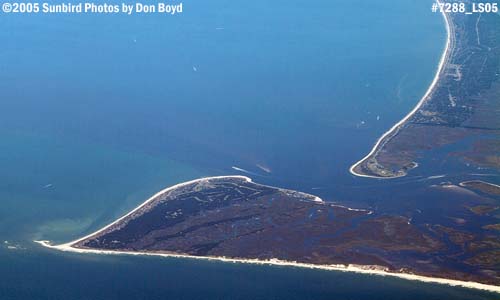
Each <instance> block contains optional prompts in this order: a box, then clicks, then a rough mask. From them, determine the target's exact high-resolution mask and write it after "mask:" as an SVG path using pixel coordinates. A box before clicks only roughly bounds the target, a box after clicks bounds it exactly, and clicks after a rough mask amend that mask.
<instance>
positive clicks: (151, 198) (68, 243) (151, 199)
mask: <svg viewBox="0 0 500 300" xmlns="http://www.w3.org/2000/svg"><path fill="white" fill-rule="evenodd" d="M223 178H239V179H243V180H245V181H246V182H252V179H251V178H250V177H246V176H241V175H228V176H212V177H202V178H198V179H193V180H190V181H186V182H181V183H178V184H175V185H172V186H169V187H167V188H164V189H163V190H161V191H159V192H158V193H156V194H154V195H153V196H151V197H149V198H148V199H147V200H146V201H144V202H142V203H141V204H139V205H138V206H137V207H136V208H134V209H132V210H131V211H129V212H128V213H126V214H125V215H123V216H121V217H120V218H118V219H116V220H115V221H113V222H111V223H109V224H108V225H106V226H104V227H102V228H100V229H98V230H96V231H94V232H92V233H89V234H87V235H86V236H84V237H81V238H79V239H76V240H74V241H71V242H67V243H64V244H61V245H59V246H58V247H70V248H71V249H76V248H73V247H71V245H73V244H76V243H79V242H81V241H83V240H85V239H88V238H90V237H92V236H93V235H96V234H98V233H100V232H101V231H103V230H106V229H108V228H109V227H111V226H113V225H115V224H116V223H118V222H120V221H121V220H123V219H125V218H126V217H128V216H130V215H131V214H133V213H134V212H136V211H137V210H139V209H141V208H142V207H143V206H145V205H146V204H148V203H149V202H151V201H153V200H155V199H156V198H157V197H158V196H160V195H162V194H164V193H167V192H169V191H171V190H175V189H177V188H180V187H183V186H186V185H189V184H192V183H196V182H200V181H204V180H209V179H223ZM35 242H38V241H35Z"/></svg>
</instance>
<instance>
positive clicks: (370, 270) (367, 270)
mask: <svg viewBox="0 0 500 300" xmlns="http://www.w3.org/2000/svg"><path fill="white" fill-rule="evenodd" d="M34 242H35V243H38V244H40V245H42V246H44V247H47V248H50V249H56V250H59V251H64V252H76V253H92V254H107V255H136V256H159V257H170V258H181V259H197V260H208V261H219V262H225V263H240V264H254V265H273V266H285V267H298V268H306V269H316V270H327V271H340V272H352V273H358V274H365V275H377V276H390V277H396V278H400V279H405V280H413V281H420V282H426V283H437V284H444V285H449V286H454V287H464V288H471V289H477V290H483V291H489V292H495V293H500V286H495V285H489V284H484V283H479V282H472V281H461V280H454V279H445V278H438V277H428V276H422V275H415V274H410V273H395V272H389V271H386V270H383V269H381V268H380V267H376V266H363V265H352V264H349V265H342V264H336V265H315V264H308V263H300V262H294V261H285V260H279V259H270V260H258V259H242V258H227V257H218V256H192V255H185V254H176V253H160V252H134V251H115V250H96V249H81V248H74V247H72V246H71V245H68V243H67V244H62V245H51V244H50V242H49V241H44V240H42V241H34Z"/></svg>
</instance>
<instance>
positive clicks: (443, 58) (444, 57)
mask: <svg viewBox="0 0 500 300" xmlns="http://www.w3.org/2000/svg"><path fill="white" fill-rule="evenodd" d="M437 2H438V3H439V4H441V1H440V0H437ZM441 14H442V16H443V19H444V22H445V25H446V34H447V37H446V46H445V48H444V51H443V54H442V55H441V60H440V61H439V65H438V67H437V71H436V75H435V76H434V80H432V83H431V85H430V86H429V88H428V89H427V91H426V92H425V94H424V96H423V97H422V98H421V99H420V101H419V102H418V103H417V105H416V106H415V108H413V110H412V111H410V112H409V113H408V114H407V115H406V116H405V117H404V118H403V119H402V120H401V121H399V122H398V123H396V124H395V125H394V126H392V127H391V129H389V130H388V131H387V132H385V133H384V134H383V135H382V136H381V137H380V138H379V139H378V140H377V142H376V143H375V145H374V146H373V148H372V150H371V151H370V153H368V154H367V155H366V156H365V157H363V158H362V159H360V160H359V161H358V162H356V163H355V164H353V165H352V166H351V168H350V169H349V172H350V173H351V174H353V175H355V176H359V177H367V178H377V179H393V178H397V177H401V176H394V177H380V176H372V175H365V174H360V173H357V172H356V171H355V170H354V169H355V168H356V167H357V166H358V165H359V164H361V163H362V162H363V161H364V160H366V159H368V158H369V157H370V156H372V155H373V154H374V153H375V152H376V151H377V148H378V147H379V146H380V144H381V143H382V142H383V141H384V139H385V138H386V137H387V136H389V135H391V134H392V133H393V132H396V131H398V130H399V128H400V126H401V125H403V124H404V123H405V122H406V121H407V120H408V119H409V118H411V116H413V115H414V114H415V113H416V112H417V111H418V110H419V109H420V107H422V105H423V104H424V103H425V102H426V101H427V98H428V97H429V95H430V94H431V93H432V92H433V91H434V88H435V87H436V84H437V83H438V81H439V79H440V77H441V76H440V75H441V72H442V70H443V67H444V65H445V64H446V60H447V57H448V54H449V52H450V47H451V38H452V37H451V29H450V21H449V20H448V16H447V15H446V13H445V12H444V11H442V12H441Z"/></svg>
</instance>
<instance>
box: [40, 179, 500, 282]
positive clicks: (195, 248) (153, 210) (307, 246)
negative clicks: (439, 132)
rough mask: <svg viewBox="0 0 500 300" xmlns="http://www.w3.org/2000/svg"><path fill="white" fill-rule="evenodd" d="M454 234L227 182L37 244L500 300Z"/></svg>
mask: <svg viewBox="0 0 500 300" xmlns="http://www.w3.org/2000/svg"><path fill="white" fill-rule="evenodd" d="M449 230H450V229H448V228H446V227H443V226H438V225H436V226H434V227H433V228H432V230H431V231H424V230H422V229H420V228H419V227H418V226H414V225H413V224H411V222H410V220H408V219H407V218H406V217H403V216H397V215H386V214H377V213H375V212H373V211H371V210H368V209H353V208H348V207H345V206H342V205H338V204H335V203H333V202H325V201H323V200H322V199H320V198H318V197H316V196H314V195H310V194H306V193H302V192H297V191H293V190H287V189H281V188H276V187H271V186H266V185H261V184H257V183H254V182H252V181H251V179H250V178H248V177H244V176H222V177H209V178H202V179H197V180H193V181H189V182H186V183H181V184H178V185H175V186H172V187H169V188H167V189H165V190H163V191H161V192H159V193H157V194H156V195H154V196H153V197H151V198H149V199H148V200H147V201H145V202H144V203H142V204H141V205H140V206H139V207H137V208H136V209H134V210H132V211H131V212H129V213H128V214H126V215H125V216H123V217H121V218H119V219H118V220H116V221H114V222H112V223H111V224H109V225H107V226H105V227H103V228H102V229H100V230H98V231H96V232H94V233H91V234H89V235H87V236H85V237H82V238H80V239H77V240H75V241H72V242H69V243H66V244H62V245H51V243H50V242H48V241H38V242H39V243H40V244H42V245H44V246H47V247H50V248H54V249H58V250H63V251H73V252H81V253H103V254H135V255H161V256H174V257H189V258H199V259H215V260H223V261H230V262H246V263H258V264H279V265H292V266H298V267H308V268H321V269H328V270H330V269H331V270H341V271H354V272H361V273H368V274H378V275H390V276H398V277H401V278H405V279H414V280H421V281H428V282H437V283H445V284H450V285H458V286H466V287H472V288H479V289H484V290H489V291H497V292H500V286H498V284H499V283H500V280H499V278H500V277H498V270H497V271H492V270H491V267H488V268H487V270H488V271H489V272H485V268H484V266H483V265H482V264H481V262H478V263H474V261H471V262H469V263H468V264H467V268H464V267H463V265H462V264H461V263H460V262H457V261H456V260H455V258H454V255H453V253H451V252H448V250H447V247H446V245H445V240H444V239H440V238H439V236H440V235H441V236H442V237H443V238H444V234H449ZM431 232H432V233H434V234H431ZM453 234H454V236H460V233H457V232H455V233H453ZM480 250H481V253H487V252H486V251H485V250H487V248H482V249H480ZM471 254H473V252H471ZM465 270H466V271H465Z"/></svg>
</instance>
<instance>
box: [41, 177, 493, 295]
mask: <svg viewBox="0 0 500 300" xmlns="http://www.w3.org/2000/svg"><path fill="white" fill-rule="evenodd" d="M223 178H238V179H242V180H245V181H247V182H252V179H251V178H249V177H246V176H239V175H234V176H214V177H203V178H199V179H194V180H191V181H187V182H183V183H179V184H176V185H173V186H170V187H167V188H165V189H163V190H161V191H160V192H158V193H156V194H154V195H153V196H151V197H150V198H148V199H147V200H146V201H144V202H143V203H141V204H140V205H138V206H137V207H136V208H134V209H133V210H131V211H130V212H128V213H127V214H125V215H124V216H122V217H120V218H118V219H117V220H115V221H113V222H111V223H109V224H108V225H106V226H104V227H102V228H100V229H98V230H96V231H94V232H92V233H90V234H87V235H85V236H84V237H81V238H78V239H76V240H73V241H71V242H67V243H64V244H60V245H52V244H51V242H50V241H47V240H36V241H34V242H35V243H37V244H40V245H42V246H43V247H46V248H50V249H54V250H59V251H64V252H75V253H92V254H111V255H142V256H161V257H173V258H182V259H201V260H209V261H221V262H227V263H246V264H257V265H277V266H288V267H300V268H308V269H320V270H330V271H341V272H354V273H361V274H368V275H378V276H391V277H397V278H401V279H406V280H416V281H420V282H427V283H438V284H445V285H449V286H457V287H465V288H472V289H478V290H485V291H490V292H496V293H500V286H494V285H488V284H484V283H479V282H472V281H461V280H454V279H446V278H438V277H429V276H423V275H415V274H411V273H404V272H399V273H398V272H389V271H387V270H386V269H384V268H382V267H381V266H375V265H355V264H332V265H318V264H309V263H301V262H296V261H285V260H279V259H270V260H259V259H244V258H227V257H219V256H193V255H187V254H177V253H168V252H144V251H143V252H141V251H124V250H98V249H88V248H77V247H74V245H75V244H77V243H79V242H81V241H83V240H85V239H88V238H90V237H92V236H94V235H96V234H99V233H100V232H102V231H104V230H106V229H108V228H109V227H111V226H113V225H114V224H116V223H118V222H120V221H121V220H123V219H124V218H126V217H128V216H130V215H131V214H133V213H134V212H136V211H137V210H139V209H141V208H142V207H144V206H145V205H147V204H148V203H149V202H151V201H153V200H155V199H156V198H157V197H159V196H161V195H162V194H164V193H166V192H169V191H171V190H174V189H177V188H179V187H183V186H186V185H189V184H192V183H196V182H201V181H204V180H210V179H223ZM313 201H318V202H321V203H323V200H321V199H320V198H318V197H316V198H315V199H314V200H313ZM337 206H341V205H337ZM341 207H344V208H347V209H349V210H356V211H358V210H361V211H368V210H364V209H354V208H348V207H345V206H341ZM368 213H369V214H371V213H372V211H368Z"/></svg>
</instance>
